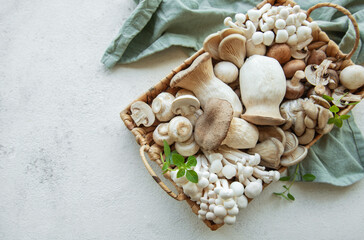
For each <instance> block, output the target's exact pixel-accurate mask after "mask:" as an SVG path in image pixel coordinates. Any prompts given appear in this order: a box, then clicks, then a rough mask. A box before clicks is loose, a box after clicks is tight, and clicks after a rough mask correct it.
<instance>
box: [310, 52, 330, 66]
mask: <svg viewBox="0 0 364 240" xmlns="http://www.w3.org/2000/svg"><path fill="white" fill-rule="evenodd" d="M325 59H326V53H325V52H324V51H322V50H320V49H319V50H316V49H313V50H312V51H311V53H310V57H309V58H308V59H307V65H311V64H316V65H320V64H321V63H322V61H323V60H325Z"/></svg>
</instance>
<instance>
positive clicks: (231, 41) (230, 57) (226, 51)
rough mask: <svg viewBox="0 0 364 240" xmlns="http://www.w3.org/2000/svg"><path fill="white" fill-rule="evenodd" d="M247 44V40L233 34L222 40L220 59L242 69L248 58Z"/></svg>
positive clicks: (219, 50) (219, 49)
mask: <svg viewBox="0 0 364 240" xmlns="http://www.w3.org/2000/svg"><path fill="white" fill-rule="evenodd" d="M245 43H246V38H245V37H244V36H242V35H241V34H231V35H229V36H227V37H225V38H224V39H222V40H221V42H220V44H219V48H218V52H219V56H220V58H221V59H223V60H227V61H230V62H232V63H234V64H235V65H236V66H237V67H238V68H241V66H243V63H244V60H245V56H246V47H245Z"/></svg>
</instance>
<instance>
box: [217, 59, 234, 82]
mask: <svg viewBox="0 0 364 240" xmlns="http://www.w3.org/2000/svg"><path fill="white" fill-rule="evenodd" d="M214 73H215V76H216V77H217V78H218V79H220V80H221V81H223V82H224V83H232V82H234V81H235V80H236V79H237V78H238V75H239V69H238V68H237V67H236V66H235V65H234V64H233V63H231V62H228V61H221V62H218V63H217V64H216V65H215V66H214Z"/></svg>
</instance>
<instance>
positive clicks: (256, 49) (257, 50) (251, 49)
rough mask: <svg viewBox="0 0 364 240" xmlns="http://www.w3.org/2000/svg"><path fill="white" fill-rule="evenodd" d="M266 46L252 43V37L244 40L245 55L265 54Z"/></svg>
mask: <svg viewBox="0 0 364 240" xmlns="http://www.w3.org/2000/svg"><path fill="white" fill-rule="evenodd" d="M266 51H267V48H266V46H265V45H264V44H258V45H254V43H253V41H252V39H249V40H248V41H247V42H246V56H247V57H250V56H253V55H265V53H266Z"/></svg>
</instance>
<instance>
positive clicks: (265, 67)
mask: <svg viewBox="0 0 364 240" xmlns="http://www.w3.org/2000/svg"><path fill="white" fill-rule="evenodd" d="M239 78H240V92H241V99H242V101H243V104H244V106H245V107H246V112H245V113H244V114H243V115H242V118H244V119H245V120H247V121H248V122H251V123H253V124H256V125H280V124H283V123H284V122H285V120H284V119H283V118H282V116H281V115H280V112H279V105H280V103H281V102H282V100H283V98H284V95H285V92H286V78H285V76H284V72H283V69H282V67H281V66H280V64H279V63H278V61H277V60H275V59H274V58H270V57H266V56H260V55H254V56H251V57H249V58H248V59H247V61H246V62H245V64H244V65H243V67H242V68H241V69H240V75H239Z"/></svg>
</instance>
